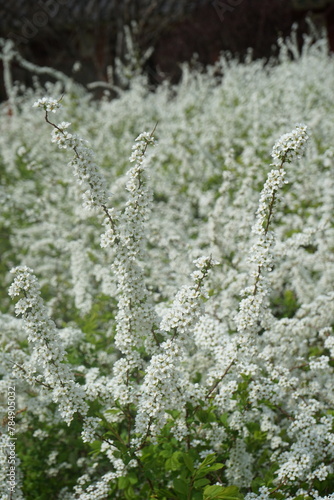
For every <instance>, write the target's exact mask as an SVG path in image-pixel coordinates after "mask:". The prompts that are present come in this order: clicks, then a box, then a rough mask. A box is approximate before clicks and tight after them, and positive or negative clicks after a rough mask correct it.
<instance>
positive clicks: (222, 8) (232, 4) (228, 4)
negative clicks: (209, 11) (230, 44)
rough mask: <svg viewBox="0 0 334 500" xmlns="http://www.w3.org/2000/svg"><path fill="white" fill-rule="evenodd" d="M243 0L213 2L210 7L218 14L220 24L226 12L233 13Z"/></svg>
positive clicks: (216, 0)
mask: <svg viewBox="0 0 334 500" xmlns="http://www.w3.org/2000/svg"><path fill="white" fill-rule="evenodd" d="M243 1H244V0H225V1H223V0H214V1H213V2H212V6H213V8H214V9H215V11H216V12H217V14H218V17H219V19H220V20H221V22H223V21H224V20H225V14H226V12H233V11H234V10H235V8H236V7H238V6H239V5H240V4H241V3H242V2H243Z"/></svg>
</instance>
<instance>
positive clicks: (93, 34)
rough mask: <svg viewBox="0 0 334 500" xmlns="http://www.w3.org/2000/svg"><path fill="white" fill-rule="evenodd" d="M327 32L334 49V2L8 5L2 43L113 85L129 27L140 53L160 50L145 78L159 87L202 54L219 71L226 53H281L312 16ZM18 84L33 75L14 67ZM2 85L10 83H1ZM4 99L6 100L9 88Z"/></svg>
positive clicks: (71, 0) (70, 0)
mask: <svg viewBox="0 0 334 500" xmlns="http://www.w3.org/2000/svg"><path fill="white" fill-rule="evenodd" d="M310 15H311V17H312V19H313V22H314V23H315V24H316V25H318V26H324V27H325V28H326V29H327V32H328V37H329V40H330V47H331V48H332V49H334V1H333V0H209V1H208V0H197V1H189V0H188V1H185V0H177V1H173V0H124V1H120V0H118V1H115V0H86V1H83V0H34V1H29V0H10V1H9V0H0V37H3V38H11V39H12V40H13V41H14V42H15V44H16V46H17V48H18V49H19V51H20V52H21V54H22V55H23V57H24V58H26V59H28V60H29V61H31V62H34V63H35V64H38V65H47V66H51V67H54V68H56V69H59V70H61V71H63V72H65V73H66V74H68V75H71V74H72V69H73V64H74V63H75V62H76V61H80V62H81V69H80V70H79V71H78V72H77V73H76V74H75V79H76V80H78V81H80V82H81V83H84V84H86V83H88V82H92V81H94V80H102V81H106V80H107V67H108V66H112V65H114V63H115V58H117V57H118V58H121V59H124V58H125V57H126V51H127V47H126V43H125V37H124V26H133V22H135V28H132V32H133V34H132V36H133V39H134V41H135V44H136V46H137V47H138V50H139V53H143V52H144V51H145V50H146V49H147V48H149V47H152V49H153V52H152V54H151V56H150V58H149V59H148V61H147V62H146V65H145V71H146V72H147V73H148V74H149V76H150V80H151V82H152V84H156V83H159V82H160V81H161V80H162V79H163V78H169V79H171V80H172V81H173V82H176V81H177V79H178V78H179V76H180V69H179V63H180V62H184V61H190V60H191V59H192V56H193V54H194V53H196V54H197V55H198V60H199V61H200V62H201V63H203V64H212V63H214V62H215V61H216V60H217V58H218V57H219V53H220V52H221V51H226V50H228V51H230V52H232V53H233V54H234V55H237V56H239V57H241V58H242V57H243V56H244V55H245V54H246V52H247V50H248V49H249V48H250V47H251V48H252V49H253V53H254V57H268V56H270V55H271V54H275V42H276V40H277V37H278V36H280V35H282V36H283V37H284V36H287V35H288V34H289V33H290V31H291V27H292V25H293V23H296V22H297V23H298V26H299V27H298V36H299V39H300V43H302V33H303V32H305V31H306V30H307V29H308V28H307V23H306V21H305V19H306V16H310ZM13 74H14V79H19V80H21V81H24V82H25V83H28V84H29V82H30V79H31V75H29V74H28V73H27V71H26V70H23V69H22V68H20V67H19V64H17V63H16V64H14V68H13ZM1 80H2V79H1ZM0 93H1V98H2V99H3V98H5V93H4V88H3V84H2V83H1V88H0Z"/></svg>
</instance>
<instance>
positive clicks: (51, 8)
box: [7, 0, 68, 45]
mask: <svg viewBox="0 0 334 500" xmlns="http://www.w3.org/2000/svg"><path fill="white" fill-rule="evenodd" d="M67 2H68V0H37V2H36V6H37V5H38V6H39V7H40V9H39V10H36V12H35V13H34V14H33V15H32V16H31V18H30V19H28V18H27V17H22V19H20V25H21V26H20V30H19V33H14V32H10V33H8V36H7V38H10V39H11V40H13V41H14V42H15V43H16V45H19V44H21V43H28V42H29V40H31V39H32V38H34V37H35V36H36V35H37V33H38V32H39V30H40V29H41V28H44V27H45V26H46V25H47V24H48V22H49V19H50V18H53V17H55V16H56V15H57V14H58V12H59V8H60V7H61V6H63V5H66V4H67Z"/></svg>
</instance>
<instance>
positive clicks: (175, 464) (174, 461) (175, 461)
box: [165, 451, 183, 470]
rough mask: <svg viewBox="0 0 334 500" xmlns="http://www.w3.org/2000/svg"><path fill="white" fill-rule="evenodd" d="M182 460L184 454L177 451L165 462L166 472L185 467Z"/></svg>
mask: <svg viewBox="0 0 334 500" xmlns="http://www.w3.org/2000/svg"><path fill="white" fill-rule="evenodd" d="M181 458H182V453H181V452H180V451H175V452H174V453H173V455H172V456H171V457H170V458H167V460H166V462H165V469H166V470H179V469H181V468H182V467H183V465H182V463H181V461H180V459H181Z"/></svg>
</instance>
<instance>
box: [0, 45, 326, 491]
mask: <svg viewBox="0 0 334 500" xmlns="http://www.w3.org/2000/svg"><path fill="white" fill-rule="evenodd" d="M10 50H11V49H10V47H8V46H7V45H6V46H5V48H4V52H3V55H2V57H3V59H4V61H5V70H6V71H5V80H6V81H5V84H6V87H7V92H8V94H9V100H8V101H7V102H6V103H3V104H1V107H0V178H1V187H0V201H1V213H0V223H1V244H0V245H1V261H0V273H1V313H0V324H1V328H0V339H1V351H0V357H1V368H0V370H1V371H0V375H1V380H0V389H1V390H0V394H1V396H0V397H1V415H0V418H1V420H2V427H1V429H0V430H1V456H0V459H1V462H2V465H3V466H2V468H1V472H0V498H1V500H5V499H6V500H7V499H27V500H30V499H31V500H35V499H38V500H44V499H60V500H74V499H80V500H89V499H91V500H98V499H117V498H119V499H129V500H132V499H137V500H144V499H149V498H152V499H153V498H156V499H160V500H171V499H175V500H191V499H194V500H201V499H207V500H209V499H226V500H227V499H230V500H232V499H234V500H236V499H245V500H271V499H282V500H288V499H289V500H292V499H295V500H297V499H298V500H315V499H316V500H319V499H328V500H329V499H334V433H333V425H334V422H333V420H334V332H333V326H334V286H333V284H334V218H333V210H334V59H333V57H330V56H328V54H327V47H326V43H325V41H324V40H320V41H317V42H315V43H311V40H306V43H305V45H304V49H303V51H302V52H301V53H299V52H298V50H297V48H296V45H295V44H294V43H293V42H292V41H288V42H286V43H284V44H283V43H282V44H281V51H280V55H279V57H278V59H276V60H275V61H272V62H266V63H265V62H263V61H252V60H251V59H249V61H246V62H244V63H242V64H241V63H239V62H237V61H236V60H235V59H232V58H229V57H222V58H221V60H220V62H219V63H217V65H216V66H215V67H214V68H209V69H207V70H206V71H201V70H200V69H198V70H192V71H190V70H189V69H187V67H185V68H184V72H183V78H182V81H181V82H180V84H179V85H177V86H175V87H172V86H170V85H168V84H167V83H165V84H162V85H161V86H160V87H158V88H157V89H155V90H154V91H152V90H151V89H150V88H149V85H148V84H147V82H146V79H145V77H143V76H139V75H137V76H136V75H133V77H132V79H131V80H130V85H129V88H128V89H127V90H124V91H119V94H118V97H117V98H115V99H112V100H110V99H108V98H107V97H106V98H103V99H102V100H100V101H96V100H95V101H94V100H92V98H91V96H90V94H89V93H88V92H86V91H85V90H83V89H82V88H80V87H79V86H77V85H74V84H71V82H65V83H64V82H59V83H56V84H51V83H50V84H47V85H46V87H45V86H44V87H42V86H41V85H39V84H38V82H36V84H35V87H34V88H33V89H22V88H21V87H20V86H19V85H16V86H15V85H14V86H13V85H12V83H11V81H10V72H9V71H8V69H9V63H8V61H9V59H10V57H11V54H10ZM6 61H7V62H6ZM133 144H134V146H133ZM129 157H130V160H129Z"/></svg>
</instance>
